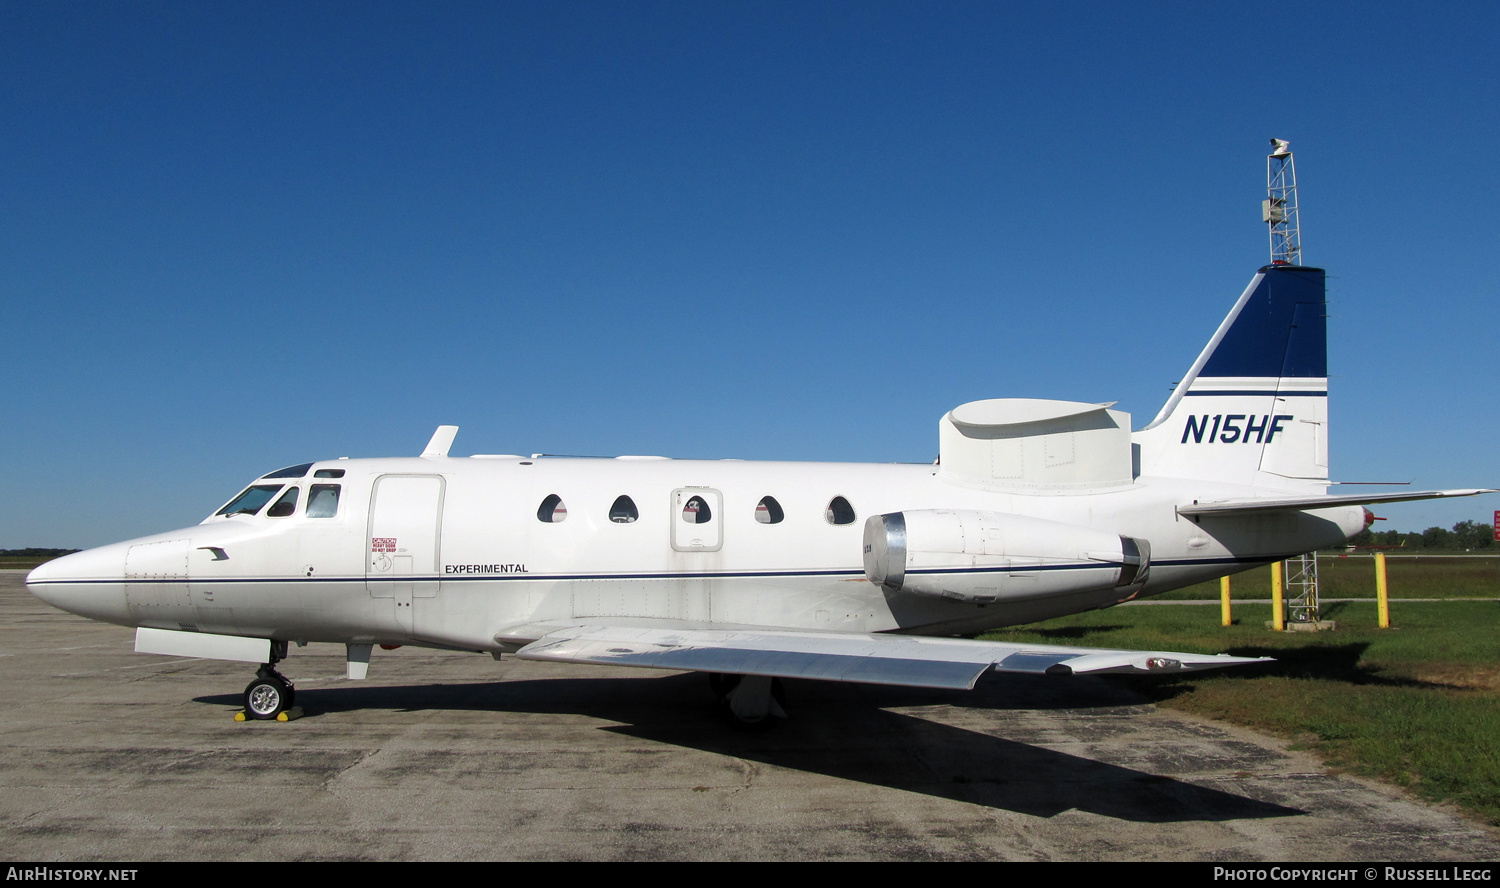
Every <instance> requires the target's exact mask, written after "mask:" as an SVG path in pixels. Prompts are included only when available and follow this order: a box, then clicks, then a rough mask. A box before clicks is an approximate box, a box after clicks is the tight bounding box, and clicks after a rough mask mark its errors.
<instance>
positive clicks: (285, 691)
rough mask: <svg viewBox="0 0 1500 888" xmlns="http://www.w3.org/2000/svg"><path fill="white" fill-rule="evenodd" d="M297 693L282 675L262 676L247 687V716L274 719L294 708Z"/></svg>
mask: <svg viewBox="0 0 1500 888" xmlns="http://www.w3.org/2000/svg"><path fill="white" fill-rule="evenodd" d="M295 695H296V691H295V690H294V689H293V688H292V685H291V682H289V681H287V680H286V679H284V678H282V677H281V676H280V675H276V674H272V675H262V676H259V677H257V678H256V679H255V681H252V682H250V684H249V685H247V686H246V687H245V715H247V716H249V717H250V718H253V719H261V720H266V719H273V718H275V717H276V716H278V715H280V714H281V713H283V712H285V711H286V710H288V709H290V708H291V707H292V701H293V699H294V697H295Z"/></svg>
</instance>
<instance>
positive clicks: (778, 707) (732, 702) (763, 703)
mask: <svg viewBox="0 0 1500 888" xmlns="http://www.w3.org/2000/svg"><path fill="white" fill-rule="evenodd" d="M747 679H748V681H747ZM708 680H709V687H710V688H711V689H712V690H713V692H714V695H715V696H716V697H717V698H718V701H719V708H720V709H721V710H722V712H723V713H724V717H725V719H726V720H727V721H728V723H729V726H730V727H731V728H734V729H735V730H737V731H765V730H768V729H770V728H772V727H775V726H776V724H777V723H778V722H780V721H781V720H783V719H785V718H787V714H786V688H785V687H783V686H782V683H781V679H779V678H768V677H766V676H758V675H755V676H744V675H722V674H719V673H712V674H710V675H709V677H708Z"/></svg>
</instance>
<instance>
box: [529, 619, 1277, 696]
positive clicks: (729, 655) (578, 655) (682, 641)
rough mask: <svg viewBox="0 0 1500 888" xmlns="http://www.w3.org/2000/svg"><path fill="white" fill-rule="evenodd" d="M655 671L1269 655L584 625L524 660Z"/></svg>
mask: <svg viewBox="0 0 1500 888" xmlns="http://www.w3.org/2000/svg"><path fill="white" fill-rule="evenodd" d="M516 655H517V656H519V657H522V658H523V659H528V660H554V661H561V662H571V663H594V664H599V665H614V666H641V667H646V668H651V669H680V670H687V671H694V672H723V673H730V674H737V675H769V676H777V677H783V678H814V679H821V680H825V681H855V682H865V683H869V684H888V685H903V686H907V687H923V688H948V689H968V688H973V687H974V683H975V682H976V681H978V680H979V677H980V676H981V675H983V674H984V673H985V672H987V671H989V670H991V669H993V670H995V671H997V672H1011V673H1021V674H1031V675H1043V674H1047V675H1058V674H1063V675H1070V674H1098V673H1106V672H1108V673H1133V674H1143V673H1159V672H1187V671H1194V670H1198V669H1212V668H1216V667H1221V666H1233V665H1237V664H1242V663H1254V662H1264V661H1266V660H1267V659H1268V658H1264V657H1261V658H1250V657H1228V656H1224V655H1218V656H1209V655H1203V654H1181V653H1171V652H1162V651H1118V650H1101V649H1098V648H1074V647H1061V646H1055V645H1016V644H1006V643H1001V642H991V641H969V640H965V639H955V638H925V637H919V636H911V635H857V634H842V633H833V632H826V633H820V632H775V631H764V632H762V631H728V630H710V629H662V628H640V627H628V626H608V625H580V626H571V627H567V628H562V629H556V630H553V631H551V632H549V633H548V634H547V635H545V636H543V637H542V638H539V639H537V640H536V641H533V642H531V643H530V644H528V645H526V646H525V647H523V648H521V650H520V651H518V652H517V654H516Z"/></svg>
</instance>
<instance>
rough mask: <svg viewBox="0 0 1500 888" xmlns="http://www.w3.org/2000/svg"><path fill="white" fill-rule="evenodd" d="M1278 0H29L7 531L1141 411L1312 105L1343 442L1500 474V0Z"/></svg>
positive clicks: (6, 443) (1412, 460) (1297, 140)
mask: <svg viewBox="0 0 1500 888" xmlns="http://www.w3.org/2000/svg"><path fill="white" fill-rule="evenodd" d="M1280 9H1281V8H1278V7H1267V6H1266V5H1264V4H1248V3H1246V4H1230V3H1223V4H1203V3H1149V2H1148V3H1128V4H1126V3H1055V4H1054V3H1047V4H1034V3H1029V4H1020V3H999V2H986V3H964V2H927V3H918V2H904V3H876V2H868V0H861V2H856V3H820V2H796V3H775V2H763V0H762V2H753V3H732V2H714V3H704V2H691V3H648V2H637V3H628V2H598V3H593V2H541V3H523V2H511V3H499V2H491V3H473V4H470V3H460V2H445V3H441V4H430V3H428V4H423V3H374V2H358V3H335V2H322V3H312V4H303V3H274V2H262V3H241V4H223V3H197V2H189V3H146V2H132V3H68V2H51V0H49V2H29V0H12V2H7V3H5V4H0V115H3V118H0V125H3V131H4V133H5V136H4V149H3V155H0V156H3V157H4V158H5V163H4V167H3V169H4V171H5V175H4V176H3V177H0V207H3V210H4V212H3V213H0V305H3V315H0V317H3V318H4V330H5V333H6V335H5V337H4V348H3V350H0V373H3V381H4V384H3V386H0V460H3V463H4V466H5V472H4V473H3V477H0V547H5V548H13V547H21V546H88V545H95V544H100V543H104V542H108V541H111V540H116V539H123V538H126V537H131V536H138V535H141V534H145V533H151V532H155V531H158V530H166V529H170V528H173V527H179V526H183V525H187V524H192V523H195V522H196V521H198V520H200V519H201V518H202V517H203V516H204V515H205V514H207V513H208V512H209V511H211V510H212V509H213V508H214V507H215V506H217V505H218V504H219V503H220V502H222V501H223V500H225V499H227V498H228V497H229V496H230V495H231V494H233V493H234V492H235V491H236V490H237V489H239V487H241V486H242V485H243V484H245V483H246V482H248V481H249V480H250V479H252V478H253V477H255V476H257V475H259V474H261V473H263V472H266V471H269V470H271V469H273V468H276V467H279V466H282V465H286V464H290V463H295V462H300V461H305V460H307V459H315V458H330V457H335V456H356V457H357V456H390V455H405V454H416V453H417V452H419V451H420V449H421V447H422V445H423V444H424V443H425V442H426V440H427V438H428V436H429V435H430V434H431V432H432V429H433V428H434V427H435V426H437V425H438V424H440V423H454V424H458V425H460V426H462V431H461V433H460V434H459V438H458V442H457V444H456V445H455V448H454V452H455V453H457V454H467V453H474V452H478V453H532V452H549V453H576V454H601V455H611V454H619V453H657V454H664V455H670V456H681V457H739V458H746V459H812V460H862V461H864V460H867V461H885V462H889V461H927V460H931V459H932V458H933V456H934V455H935V453H936V447H937V435H936V432H937V421H938V419H939V418H940V417H941V416H942V415H943V413H944V412H946V411H947V410H949V409H951V408H952V407H954V406H956V405H958V404H960V403H963V402H965V401H969V400H975V399H979V398H989V397H1040V398H1061V399H1069V400H1085V401H1104V400H1118V401H1119V402H1120V403H1119V407H1120V408H1121V409H1125V410H1128V411H1130V412H1131V413H1132V414H1133V415H1134V418H1135V422H1136V425H1137V426H1140V425H1144V424H1145V423H1146V422H1149V421H1150V419H1151V418H1152V416H1154V415H1155V413H1156V410H1157V409H1158V407H1159V406H1160V405H1161V403H1162V401H1163V400H1164V399H1165V398H1166V396H1167V395H1168V393H1169V390H1170V387H1171V385H1172V383H1173V382H1174V381H1176V380H1177V379H1179V378H1180V377H1181V375H1182V373H1183V372H1184V371H1185V370H1186V369H1187V367H1188V365H1189V364H1190V363H1191V362H1192V360H1193V358H1194V357H1195V356H1196V354H1197V352H1198V350H1199V349H1200V348H1201V346H1202V344H1203V342H1205V341H1206V340H1207V338H1208V336H1209V335H1210V334H1211V333H1212V331H1213V329H1214V328H1215V326H1216V325H1217V324H1218V322H1219V320H1220V319H1221V317H1222V316H1223V314H1224V313H1225V311H1226V310H1227V309H1228V307H1229V305H1230V304H1231V303H1232V301H1233V299H1234V298H1235V297H1236V296H1237V295H1238V294H1239V292H1240V291H1241V290H1242V289H1243V287H1244V285H1245V283H1246V282H1247V281H1248V280H1249V278H1250V276H1251V275H1252V274H1253V273H1254V271H1255V269H1256V268H1257V267H1259V266H1260V265H1262V264H1265V262H1266V261H1267V258H1268V254H1267V242H1266V231H1265V228H1264V226H1263V225H1262V224H1261V222H1260V216H1259V213H1260V207H1259V203H1260V200H1261V198H1262V197H1263V191H1264V184H1265V155H1266V153H1267V150H1268V141H1267V140H1268V139H1269V137H1271V136H1277V137H1280V138H1284V139H1289V140H1290V141H1291V144H1292V148H1293V150H1294V151H1296V156H1297V164H1298V173H1299V176H1300V185H1301V200H1302V235H1303V244H1304V247H1305V251H1306V260H1307V262H1308V264H1315V265H1320V266H1323V267H1326V268H1328V269H1329V273H1330V284H1329V298H1330V302H1331V315H1332V318H1331V320H1330V324H1329V334H1330V368H1331V372H1332V373H1333V374H1334V376H1333V379H1332V382H1331V388H1332V396H1331V402H1330V411H1331V414H1332V423H1331V427H1332V428H1331V455H1332V473H1333V475H1334V477H1335V478H1337V479H1343V480H1354V481H1370V480H1390V481H1407V480H1411V481H1414V482H1415V484H1416V485H1418V486H1419V487H1420V488H1427V487H1474V486H1497V487H1500V471H1497V469H1496V467H1495V454H1496V446H1495V442H1496V439H1497V431H1500V427H1497V423H1496V421H1495V418H1494V416H1495V413H1494V408H1493V405H1494V400H1495V399H1494V396H1493V395H1492V393H1491V389H1492V386H1493V382H1492V378H1493V366H1494V364H1495V357H1496V354H1495V352H1496V348H1495V346H1496V344H1497V336H1496V332H1495V331H1496V324H1495V319H1494V310H1495V306H1496V304H1497V301H1496V298H1495V297H1496V295H1497V291H1500V286H1497V284H1500V273H1497V270H1496V269H1497V263H1496V257H1497V253H1500V250H1497V247H1500V237H1497V235H1500V200H1497V195H1500V164H1497V163H1496V161H1495V158H1496V146H1497V145H1500V124H1497V114H1496V111H1495V109H1496V108H1500V53H1497V52H1496V50H1495V49H1494V46H1493V35H1494V34H1495V33H1497V31H1500V28H1497V26H1500V6H1496V5H1494V4H1486V3H1473V4H1461V3H1460V4H1446V5H1437V6H1432V7H1426V6H1422V5H1413V4H1409V3H1401V4H1396V3H1375V2H1369V3H1360V4H1321V3H1313V4H1302V5H1299V6H1297V7H1295V11H1288V12H1284V13H1283V12H1280V11H1279V10H1280ZM1287 9H1289V10H1290V9H1292V8H1287ZM1496 508H1500V496H1497V497H1487V498H1483V499H1471V500H1465V501H1458V502H1454V503H1442V504H1425V505H1405V506H1389V507H1383V508H1381V509H1378V510H1376V511H1377V512H1378V513H1379V514H1382V515H1385V516H1388V517H1389V519H1390V521H1389V522H1388V523H1387V524H1386V525H1383V526H1384V527H1397V528H1400V529H1421V528H1423V527H1426V526H1428V525H1431V524H1440V525H1443V526H1449V525H1451V524H1452V523H1453V522H1455V521H1459V520H1464V519H1474V520H1485V521H1487V520H1488V516H1489V514H1490V512H1491V510H1494V509H1496Z"/></svg>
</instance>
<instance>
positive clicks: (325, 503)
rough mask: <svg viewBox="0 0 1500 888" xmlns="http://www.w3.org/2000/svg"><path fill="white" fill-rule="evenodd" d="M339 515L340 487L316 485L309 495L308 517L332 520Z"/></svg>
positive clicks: (335, 485)
mask: <svg viewBox="0 0 1500 888" xmlns="http://www.w3.org/2000/svg"><path fill="white" fill-rule="evenodd" d="M338 513H339V485H337V484H314V485H313V486H312V489H311V490H310V491H308V494H307V517H309V518H332V517H333V516H335V515H337V514H338Z"/></svg>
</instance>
